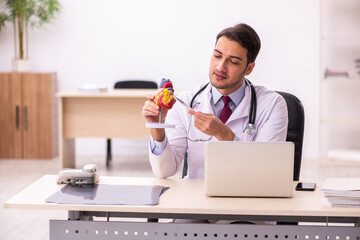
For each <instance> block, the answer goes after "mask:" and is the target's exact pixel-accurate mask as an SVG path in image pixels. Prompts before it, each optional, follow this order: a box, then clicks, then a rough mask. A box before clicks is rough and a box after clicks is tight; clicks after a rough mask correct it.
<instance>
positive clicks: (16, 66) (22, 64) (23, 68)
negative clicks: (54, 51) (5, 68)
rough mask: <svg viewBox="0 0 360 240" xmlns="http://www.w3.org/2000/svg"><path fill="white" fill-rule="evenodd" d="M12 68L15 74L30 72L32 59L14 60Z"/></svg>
mask: <svg viewBox="0 0 360 240" xmlns="http://www.w3.org/2000/svg"><path fill="white" fill-rule="evenodd" d="M12 68H13V71H14V72H30V70H31V64H30V59H13V61H12Z"/></svg>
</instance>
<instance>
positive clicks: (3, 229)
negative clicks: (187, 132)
mask: <svg viewBox="0 0 360 240" xmlns="http://www.w3.org/2000/svg"><path fill="white" fill-rule="evenodd" d="M139 145H140V146H139ZM138 148H141V149H145V150H144V151H136V150H134V149H138ZM146 149H147V145H146V144H145V145H144V141H141V142H139V144H138V145H137V146H136V147H127V148H124V151H123V152H124V154H123V155H117V156H114V157H113V158H114V159H113V161H112V164H111V166H110V167H109V168H108V169H107V168H106V166H105V156H91V157H87V156H77V162H76V165H77V168H81V167H82V166H83V165H84V164H86V163H94V164H96V165H97V167H98V170H99V173H100V175H107V176H134V177H155V176H154V175H153V173H152V172H151V167H150V164H149V161H148V155H147V151H146ZM318 162H319V161H317V160H309V159H304V160H303V163H302V169H301V175H300V179H301V180H303V181H315V182H320V181H322V180H324V179H326V178H328V177H360V163H358V164H349V163H332V164H319V163H318ZM59 166H60V162H59V159H58V158H54V159H50V160H8V159H2V160H0V189H1V191H0V240H20V239H21V240H26V239H29V240H30V239H31V240H45V239H46V240H47V239H49V219H66V218H67V213H66V212H61V211H60V212H59V211H48V210H22V209H4V207H3V203H4V202H5V201H6V200H8V199H9V198H10V197H11V196H13V195H14V194H16V193H17V192H19V191H21V190H22V189H23V188H25V187H26V186H27V185H29V184H30V183H32V182H34V181H35V180H37V179H38V178H40V177H41V176H43V175H45V174H57V173H58V171H59ZM179 176H180V175H177V176H175V177H179Z"/></svg>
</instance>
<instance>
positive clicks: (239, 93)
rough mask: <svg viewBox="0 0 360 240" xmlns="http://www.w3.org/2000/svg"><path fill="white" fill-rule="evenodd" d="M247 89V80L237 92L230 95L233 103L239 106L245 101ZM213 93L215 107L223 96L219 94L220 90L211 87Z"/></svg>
mask: <svg viewBox="0 0 360 240" xmlns="http://www.w3.org/2000/svg"><path fill="white" fill-rule="evenodd" d="M245 87H246V80H245V81H244V84H243V85H241V87H240V88H239V89H237V90H236V91H235V92H233V93H231V94H230V95H229V97H230V98H231V101H232V102H233V103H234V104H235V105H236V106H238V105H239V104H240V102H241V100H243V98H244V96H245ZM210 91H211V93H212V99H213V104H214V106H215V105H216V103H217V102H218V101H219V100H220V99H221V97H222V96H223V95H222V94H221V92H219V90H217V89H216V88H215V87H214V86H212V85H211V90H210Z"/></svg>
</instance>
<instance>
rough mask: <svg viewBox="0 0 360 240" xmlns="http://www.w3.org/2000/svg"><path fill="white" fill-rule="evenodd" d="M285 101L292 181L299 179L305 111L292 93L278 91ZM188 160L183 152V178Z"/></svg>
mask: <svg viewBox="0 0 360 240" xmlns="http://www.w3.org/2000/svg"><path fill="white" fill-rule="evenodd" d="M277 93H278V94H280V95H281V96H283V98H284V99H285V101H286V105H287V109H288V118H289V123H288V129H287V136H286V141H287V142H293V143H294V144H295V154H294V177H293V179H294V181H299V176H300V168H301V155H302V146H303V139H304V125H305V113H304V107H303V105H302V103H301V101H300V100H299V99H298V98H297V97H295V96H294V95H292V94H290V93H286V92H278V91H277ZM187 169H188V161H187V153H185V158H184V167H183V172H182V177H183V178H184V177H185V176H186V175H187Z"/></svg>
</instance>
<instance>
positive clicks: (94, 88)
mask: <svg viewBox="0 0 360 240" xmlns="http://www.w3.org/2000/svg"><path fill="white" fill-rule="evenodd" d="M78 90H79V92H86V93H99V92H106V91H107V86H105V85H97V84H92V83H86V84H84V85H82V86H81V87H79V88H78Z"/></svg>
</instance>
